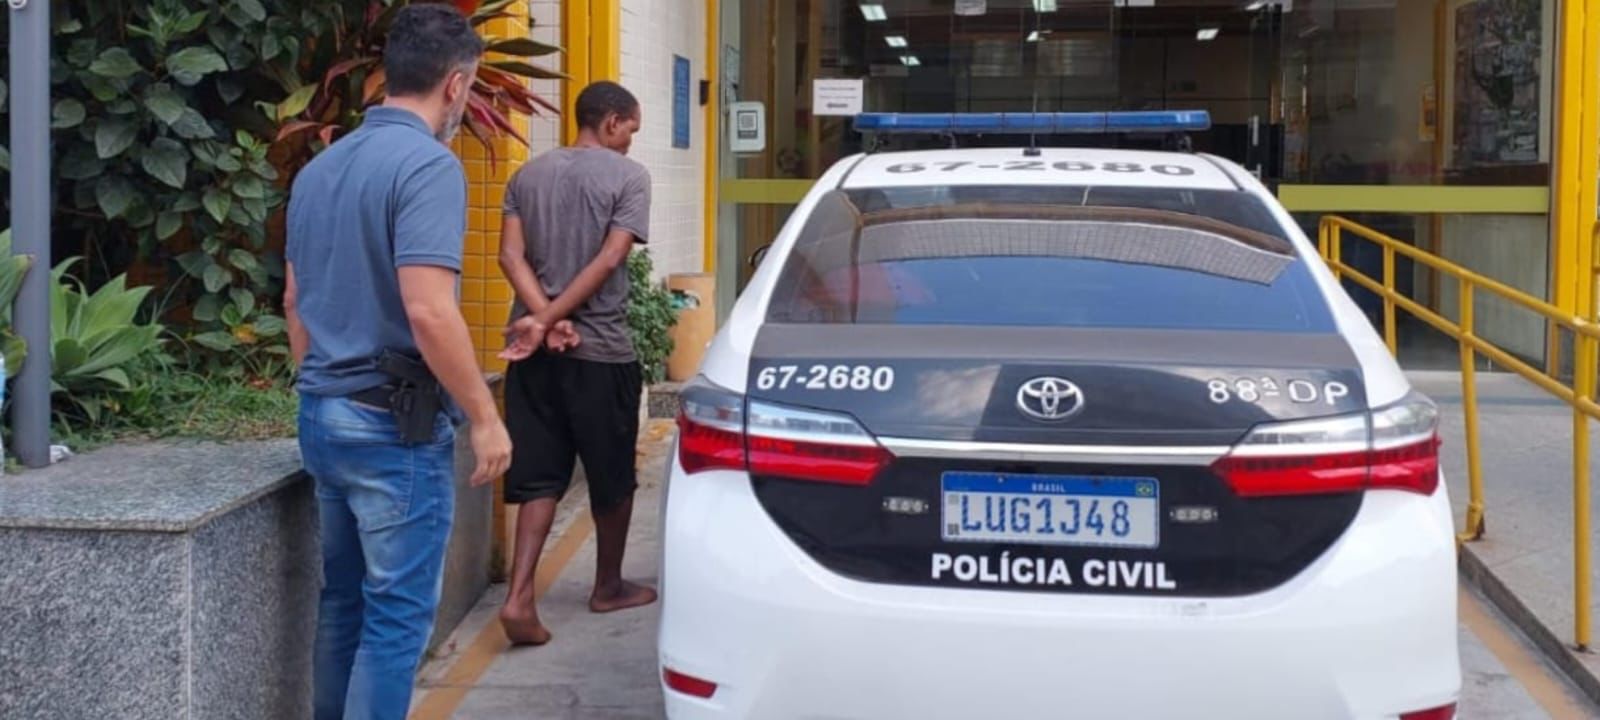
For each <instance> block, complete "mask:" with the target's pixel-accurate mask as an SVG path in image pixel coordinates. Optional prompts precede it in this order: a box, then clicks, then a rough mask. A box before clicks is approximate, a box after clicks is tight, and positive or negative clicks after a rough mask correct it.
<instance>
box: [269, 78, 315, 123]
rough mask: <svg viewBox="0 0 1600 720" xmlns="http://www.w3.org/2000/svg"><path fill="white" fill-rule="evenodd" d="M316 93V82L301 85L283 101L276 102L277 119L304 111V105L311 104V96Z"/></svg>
mask: <svg viewBox="0 0 1600 720" xmlns="http://www.w3.org/2000/svg"><path fill="white" fill-rule="evenodd" d="M316 94H317V85H316V83H311V84H309V85H304V86H301V88H300V89H299V90H296V91H294V92H293V93H291V94H290V95H289V97H287V98H285V99H284V101H283V102H281V103H278V121H279V122H282V121H284V120H288V119H289V118H292V117H294V116H296V115H299V114H300V113H303V112H305V111H306V107H307V106H309V105H311V98H313V97H315V96H316Z"/></svg>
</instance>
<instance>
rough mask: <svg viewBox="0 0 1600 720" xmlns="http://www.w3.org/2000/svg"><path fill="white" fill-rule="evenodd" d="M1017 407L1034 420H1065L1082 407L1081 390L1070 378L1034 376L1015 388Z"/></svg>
mask: <svg viewBox="0 0 1600 720" xmlns="http://www.w3.org/2000/svg"><path fill="white" fill-rule="evenodd" d="M1017 409H1018V410H1021V411H1022V413H1023V414H1024V415H1027V416H1028V417H1031V418H1033V419H1035V420H1045V421H1056V420H1065V419H1067V418H1069V417H1072V416H1073V415H1076V414H1078V411H1080V410H1082V409H1083V391H1082V390H1080V389H1078V386H1077V385H1075V384H1073V383H1072V381H1071V380H1065V379H1062V378H1058V377H1036V378H1034V379H1032V380H1029V381H1027V382H1025V383H1023V384H1022V387H1021V388H1019V389H1018V390H1017Z"/></svg>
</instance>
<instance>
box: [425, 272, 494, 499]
mask: <svg viewBox="0 0 1600 720" xmlns="http://www.w3.org/2000/svg"><path fill="white" fill-rule="evenodd" d="M399 274H400V297H401V299H402V300H403V301H404V303H405V309H406V317H407V319H409V320H410V322H411V333H412V335H413V336H414V337H415V338H416V341H417V349H419V350H421V351H422V359H423V361H424V362H426V363H427V364H428V369H429V370H432V371H433V374H434V376H435V377H437V378H438V379H439V384H441V385H443V386H444V388H445V391H446V392H449V393H450V397H452V398H454V399H455V401H456V403H457V404H459V405H460V406H461V408H462V410H463V411H465V412H466V414H467V418H468V420H470V421H471V423H472V432H473V434H474V436H475V437H474V442H473V447H474V450H475V451H476V452H477V453H478V458H477V459H478V467H477V470H476V471H474V473H473V475H472V482H473V484H482V483H485V482H488V481H490V480H493V479H494V478H496V477H499V476H500V475H501V474H503V473H504V472H505V470H506V467H507V466H508V465H510V462H511V442H510V438H509V437H505V432H506V430H505V425H504V424H502V423H501V422H500V413H499V409H498V408H497V407H496V406H495V402H494V396H493V395H492V394H490V392H489V385H488V383H486V382H485V381H484V379H483V371H482V369H481V368H479V367H478V358H477V357H476V356H475V355H474V349H473V343H472V334H471V333H470V332H469V331H468V330H467V321H466V319H465V318H463V317H462V316H461V308H460V307H459V306H457V305H456V293H455V288H456V273H455V271H453V270H449V269H446V268H441V267H434V266H430V265H407V266H403V267H401V268H400V271H399ZM479 434H486V435H485V436H484V438H482V442H480V438H478V437H476V436H477V435H479ZM491 435H492V436H493V437H490V436H491ZM486 450H487V452H486ZM491 453H492V454H491Z"/></svg>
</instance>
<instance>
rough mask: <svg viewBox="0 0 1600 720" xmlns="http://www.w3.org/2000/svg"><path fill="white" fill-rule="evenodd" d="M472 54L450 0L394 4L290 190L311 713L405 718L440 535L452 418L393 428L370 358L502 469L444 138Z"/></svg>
mask: <svg viewBox="0 0 1600 720" xmlns="http://www.w3.org/2000/svg"><path fill="white" fill-rule="evenodd" d="M482 53H483V41H482V40H481V39H480V38H479V37H478V35H477V34H476V33H475V32H474V31H473V29H472V28H471V27H470V26H469V24H468V23H467V20H466V19H465V18H464V17H463V16H462V15H461V13H460V12H458V11H457V10H456V9H455V8H453V7H451V6H449V5H445V4H416V5H411V6H408V7H407V8H405V9H404V10H402V11H401V12H400V13H399V14H398V15H397V16H396V18H395V20H394V25H393V29H392V30H391V31H390V35H389V40H388V45H387V46H386V49H385V52H384V69H385V73H386V78H387V79H386V84H387V96H388V99H387V100H386V101H385V102H384V104H383V106H382V107H375V108H372V109H370V110H369V111H368V112H367V114H366V119H365V121H364V122H363V123H362V125H361V127H360V128H359V129H357V130H356V131H354V132H352V133H351V134H349V135H348V136H346V137H344V138H342V139H340V140H339V141H338V142H336V143H334V144H333V146H331V147H329V148H328V149H327V150H325V151H323V152H322V153H321V154H320V155H318V156H317V157H316V158H315V159H314V160H312V162H311V163H310V164H309V165H307V166H306V167H305V169H304V170H302V171H301V172H300V174H299V176H298V177H297V178H296V179H295V182H294V187H293V189H292V193H291V199H290V202H289V217H288V259H289V272H288V289H287V293H286V296H285V305H286V314H287V316H288V320H289V328H290V342H291V349H292V351H293V353H294V357H295V360H296V362H297V363H298V364H299V366H300V380H299V390H300V393H301V409H300V448H301V453H302V455H303V456H304V461H305V467H306V470H307V471H308V472H309V473H310V474H311V476H312V477H313V478H314V479H315V481H316V488H317V502H318V507H319V509H320V522H321V526H320V533H321V540H322V555H323V589H322V599H321V603H320V608H319V610H320V614H319V617H318V620H317V641H316V656H315V662H314V669H313V676H314V685H315V688H314V696H315V697H314V705H315V711H316V718H317V719H318V720H333V719H335V718H363V719H365V718H393V719H394V720H402V719H403V718H404V717H405V716H406V713H407V709H408V707H409V705H410V701H411V688H412V683H413V680H414V676H415V672H416V669H417V665H418V663H419V662H420V660H421V656H422V651H423V649H424V647H425V645H426V643H427V640H428V636H429V634H430V633H431V632H432V628H433V619H434V613H435V610H436V606H437V604H438V596H439V590H440V579H441V576H442V572H443V565H444V554H445V547H446V545H447V543H448V540H449V536H450V525H451V518H452V508H453V505H454V493H453V491H454V484H453V481H452V475H453V472H452V471H453V465H454V462H453V457H452V455H453V449H454V442H455V424H454V422H453V416H455V415H456V413H454V412H444V411H441V412H437V413H434V414H433V415H432V417H428V416H427V415H428V414H427V413H426V412H424V413H422V418H421V421H420V423H404V422H402V420H403V419H405V418H407V417H416V416H417V413H415V412H409V411H408V410H407V408H408V407H414V406H415V405H414V404H410V405H408V403H407V401H406V399H405V398H407V397H408V395H407V391H406V388H407V387H408V386H407V384H406V383H405V381H404V380H403V379H402V375H401V374H398V373H396V372H395V371H394V369H393V367H392V366H389V365H386V364H384V363H380V358H383V357H384V356H385V354H386V353H387V354H391V356H392V357H400V358H411V359H412V360H413V362H415V361H418V360H420V363H417V364H415V365H413V366H412V367H411V369H412V370H413V371H420V372H422V373H423V375H424V381H425V382H423V383H422V386H423V387H434V383H432V382H426V377H425V376H426V375H428V374H431V375H432V376H433V379H434V380H435V381H436V383H437V386H438V387H442V388H443V390H444V391H445V393H446V394H447V395H448V398H445V402H443V403H442V406H443V407H444V408H446V409H450V410H459V411H460V414H464V415H465V417H466V419H467V420H468V421H469V422H470V423H471V427H472V438H471V439H472V450H473V453H474V455H475V456H476V460H477V467H476V469H475V470H474V472H473V476H472V482H473V483H474V484H483V483H486V482H489V481H490V480H492V479H494V478H495V477H498V476H499V475H501V474H502V473H504V472H505V470H506V467H507V466H508V464H509V462H510V456H511V440H510V438H509V436H508V435H507V434H506V428H505V425H504V424H503V423H502V422H501V419H500V417H499V412H498V410H497V409H496V407H495V401H494V398H493V396H492V395H491V394H490V391H489V387H488V385H487V384H486V383H485V382H484V379H483V373H482V371H481V369H480V368H479V366H478V361H477V358H476V356H475V353H474V350H473V344H472V337H471V335H470V334H469V332H468V329H467V324H466V321H465V320H464V318H463V317H462V315H461V310H460V306H459V303H458V293H457V287H458V284H459V274H460V271H461V266H462V243H463V239H464V236H465V233H466V211H467V188H466V177H465V173H464V172H463V171H462V167H461V163H460V161H459V160H458V159H457V158H456V157H455V155H454V154H452V153H451V152H450V150H449V148H448V147H446V145H445V143H447V142H449V141H450V139H451V138H452V137H453V136H454V135H455V133H456V130H457V129H458V128H459V127H460V124H461V118H462V112H463V110H464V109H465V107H466V102H467V96H468V93H469V91H470V89H471V86H472V82H473V78H474V77H475V75H476V72H477V63H478V60H479V57H480V56H481V55H482ZM424 366H425V367H424ZM412 397H416V396H412ZM428 397H434V395H432V394H429V395H428ZM450 401H453V403H452V402H450ZM407 428H409V429H410V431H409V432H406V431H405V430H406V429H407ZM430 428H431V433H430V431H429V429H430Z"/></svg>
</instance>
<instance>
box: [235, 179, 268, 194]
mask: <svg viewBox="0 0 1600 720" xmlns="http://www.w3.org/2000/svg"><path fill="white" fill-rule="evenodd" d="M233 194H234V195H238V196H239V197H241V198H249V199H254V200H260V199H261V198H264V197H266V196H267V186H266V185H263V184H262V183H261V178H258V177H256V176H254V175H245V176H243V177H241V178H239V179H238V181H236V182H234V183H233Z"/></svg>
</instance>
